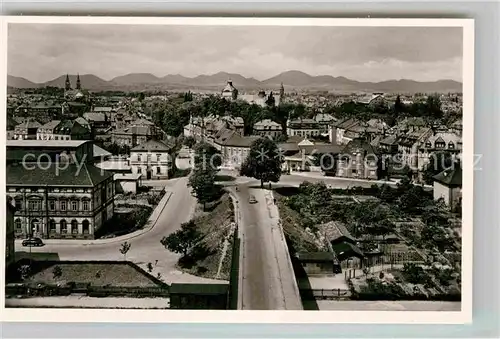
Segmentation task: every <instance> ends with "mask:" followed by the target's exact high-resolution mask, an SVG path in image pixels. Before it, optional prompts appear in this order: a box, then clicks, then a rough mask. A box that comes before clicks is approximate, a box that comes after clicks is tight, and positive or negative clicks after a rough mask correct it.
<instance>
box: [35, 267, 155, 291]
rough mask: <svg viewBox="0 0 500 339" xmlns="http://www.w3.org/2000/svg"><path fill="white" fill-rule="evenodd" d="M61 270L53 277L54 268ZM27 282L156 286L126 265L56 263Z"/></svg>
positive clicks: (144, 275) (143, 275)
mask: <svg viewBox="0 0 500 339" xmlns="http://www.w3.org/2000/svg"><path fill="white" fill-rule="evenodd" d="M56 266H58V267H60V268H61V271H60V272H61V276H59V277H55V276H54V267H56ZM28 280H29V281H32V282H36V283H43V284H58V283H59V284H65V283H68V282H75V283H77V284H78V283H82V284H87V283H91V284H92V285H94V286H106V285H110V286H113V287H155V286H157V284H156V283H155V282H154V281H153V280H152V279H151V278H149V277H148V276H147V274H145V273H141V272H140V271H138V270H136V269H135V268H134V267H132V266H129V265H128V264H126V263H123V264H118V263H117V264H109V263H102V264H100V263H86V262H82V263H64V262H62V263H60V264H59V263H57V264H53V265H51V266H49V267H46V268H43V269H42V270H41V271H39V272H37V273H35V274H34V275H33V276H31V277H30V278H28Z"/></svg>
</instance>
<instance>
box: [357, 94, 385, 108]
mask: <svg viewBox="0 0 500 339" xmlns="http://www.w3.org/2000/svg"><path fill="white" fill-rule="evenodd" d="M356 102H357V103H360V104H364V105H367V106H369V107H371V108H374V107H377V106H382V105H384V106H388V103H387V100H386V99H385V97H384V93H373V94H372V95H367V96H363V97H361V98H359V99H357V100H356Z"/></svg>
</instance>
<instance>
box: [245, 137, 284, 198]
mask: <svg viewBox="0 0 500 339" xmlns="http://www.w3.org/2000/svg"><path fill="white" fill-rule="evenodd" d="M282 163H283V159H282V156H281V154H280V153H279V151H278V146H277V145H276V143H275V142H274V141H272V140H270V139H268V138H260V139H257V140H255V141H254V142H253V143H252V145H251V146H250V153H249V154H248V157H247V158H246V159H245V160H244V162H243V164H242V166H241V170H240V175H242V176H247V177H252V178H255V179H257V180H260V187H261V188H264V183H265V182H278V181H279V179H280V176H281V164H282Z"/></svg>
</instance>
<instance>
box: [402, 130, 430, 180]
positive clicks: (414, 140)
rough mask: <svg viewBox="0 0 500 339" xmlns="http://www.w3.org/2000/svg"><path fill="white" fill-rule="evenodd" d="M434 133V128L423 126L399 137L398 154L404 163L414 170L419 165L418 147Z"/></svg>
mask: <svg viewBox="0 0 500 339" xmlns="http://www.w3.org/2000/svg"><path fill="white" fill-rule="evenodd" d="M432 134H433V131H432V128H422V129H416V130H413V131H410V132H408V133H406V134H403V135H401V136H399V138H398V154H399V155H400V157H401V161H402V163H403V164H405V165H407V166H408V167H409V168H410V169H411V170H412V171H413V172H416V171H417V170H418V168H419V166H418V149H419V147H420V145H421V144H422V142H423V141H424V140H426V139H427V138H429V137H430V136H431V135H432Z"/></svg>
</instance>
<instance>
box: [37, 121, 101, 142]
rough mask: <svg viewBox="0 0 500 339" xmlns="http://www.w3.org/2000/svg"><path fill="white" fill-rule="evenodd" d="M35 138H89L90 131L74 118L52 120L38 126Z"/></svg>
mask: <svg viewBox="0 0 500 339" xmlns="http://www.w3.org/2000/svg"><path fill="white" fill-rule="evenodd" d="M37 140H91V133H90V131H89V130H88V129H87V128H85V127H83V126H82V125H80V124H79V123H78V122H76V121H74V120H63V121H59V120H53V121H51V122H48V123H46V124H45V125H42V126H40V127H39V128H38V130H37Z"/></svg>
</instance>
